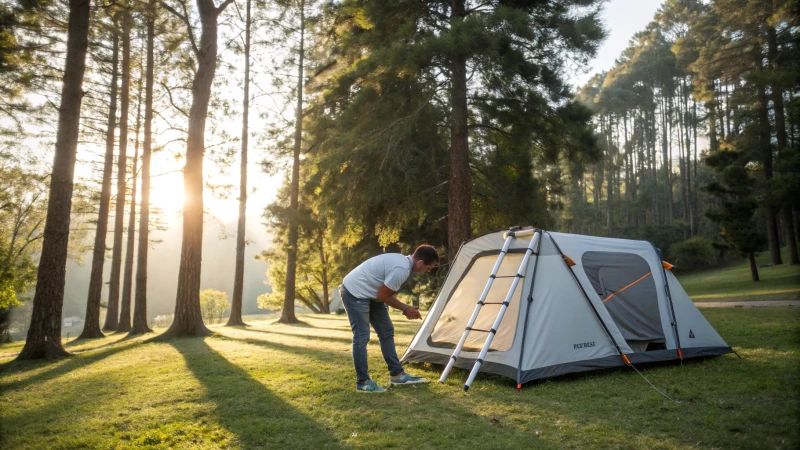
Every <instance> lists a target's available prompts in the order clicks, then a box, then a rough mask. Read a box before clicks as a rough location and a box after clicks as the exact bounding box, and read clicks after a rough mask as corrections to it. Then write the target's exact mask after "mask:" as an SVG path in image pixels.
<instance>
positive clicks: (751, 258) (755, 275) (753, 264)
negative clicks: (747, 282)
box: [747, 252, 761, 281]
mask: <svg viewBox="0 0 800 450" xmlns="http://www.w3.org/2000/svg"><path fill="white" fill-rule="evenodd" d="M747 261H748V262H749V263H750V277H751V278H752V279H753V281H761V280H760V279H759V278H758V266H757V265H756V257H755V255H754V254H753V252H750V253H748V254H747Z"/></svg>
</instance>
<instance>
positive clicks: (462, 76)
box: [447, 0, 472, 261]
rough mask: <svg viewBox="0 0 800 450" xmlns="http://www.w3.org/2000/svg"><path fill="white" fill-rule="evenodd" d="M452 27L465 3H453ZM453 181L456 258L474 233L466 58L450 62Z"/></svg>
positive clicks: (451, 242)
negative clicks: (472, 227)
mask: <svg viewBox="0 0 800 450" xmlns="http://www.w3.org/2000/svg"><path fill="white" fill-rule="evenodd" d="M450 5H451V16H450V22H451V25H453V24H456V23H459V22H461V21H463V20H464V16H465V14H466V11H465V6H464V0H451V1H450ZM450 71H451V73H450V77H451V80H450V82H451V89H450V97H451V99H450V102H451V104H450V109H451V113H450V114H451V121H452V122H451V124H450V126H451V129H450V178H449V182H448V184H449V187H450V189H449V193H448V207H447V229H448V254H449V256H450V260H451V261H452V260H453V259H454V258H455V255H456V253H458V250H459V248H461V244H463V243H464V242H466V241H468V240H469V238H470V236H471V234H472V231H471V208H472V194H471V191H472V181H471V174H470V169H469V132H468V128H467V117H468V109H467V58H466V56H464V55H462V54H456V55H453V56H451V58H450Z"/></svg>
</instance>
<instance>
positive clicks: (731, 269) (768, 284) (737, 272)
mask: <svg viewBox="0 0 800 450" xmlns="http://www.w3.org/2000/svg"><path fill="white" fill-rule="evenodd" d="M782 254H783V261H784V264H781V265H780V266H773V267H761V268H759V269H758V274H759V278H761V281H759V282H754V281H752V278H751V276H750V265H749V264H748V262H747V259H745V258H741V260H739V261H737V262H735V263H733V264H730V265H727V266H725V267H720V268H714V269H708V270H704V271H702V272H697V273H693V274H689V275H684V276H679V277H678V279H679V280H680V282H681V285H682V286H683V288H684V289H686V292H687V293H688V294H689V296H690V297H691V298H692V300H694V301H696V302H713V301H726V300H727V301H747V300H800V266H790V265H788V264H785V262H786V261H787V258H786V249H785V248H784V249H783V252H782ZM756 262H757V264H759V265H761V264H769V252H764V253H761V254H760V255H758V256H757V257H756Z"/></svg>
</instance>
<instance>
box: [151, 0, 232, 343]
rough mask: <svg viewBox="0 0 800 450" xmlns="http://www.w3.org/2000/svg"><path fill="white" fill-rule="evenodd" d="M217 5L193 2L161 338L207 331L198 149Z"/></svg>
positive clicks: (213, 59) (213, 60)
mask: <svg viewBox="0 0 800 450" xmlns="http://www.w3.org/2000/svg"><path fill="white" fill-rule="evenodd" d="M229 4H230V3H228V2H227V1H226V3H223V4H222V5H221V6H220V7H219V8H217V7H216V6H214V1H213V0H197V9H198V13H199V16H200V22H201V30H202V31H201V34H200V45H199V47H198V51H197V52H196V55H197V72H195V76H194V80H193V81H192V107H191V109H190V110H189V128H188V133H187V135H188V136H187V139H186V165H185V166H184V168H183V186H184V192H185V195H186V200H185V202H184V204H183V239H182V242H181V261H180V266H179V269H178V292H177V294H176V299H175V319H174V320H173V322H172V325H171V326H170V327H169V329H168V330H167V331H166V332H165V333H164V335H163V336H164V337H173V336H184V335H189V336H207V335H209V334H211V331H210V330H209V329H208V328H206V325H205V324H204V323H203V315H202V313H201V310H200V268H201V264H202V259H203V156H204V155H203V153H204V152H205V129H206V119H207V117H208V103H209V101H210V99H211V84H212V83H213V81H214V73H215V72H216V70H217V18H218V16H219V14H220V12H222V10H223V9H224V8H225V7H227V5H229Z"/></svg>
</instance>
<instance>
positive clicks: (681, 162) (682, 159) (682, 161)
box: [678, 82, 689, 240]
mask: <svg viewBox="0 0 800 450" xmlns="http://www.w3.org/2000/svg"><path fill="white" fill-rule="evenodd" d="M678 92H679V95H680V101H679V102H678V170H679V171H680V175H681V203H683V225H684V226H683V227H682V228H683V240H686V239H689V230H688V229H687V228H686V224H687V223H688V222H689V209H688V207H689V201H688V200H687V198H686V162H687V160H686V153H688V152H687V150H686V147H685V145H684V139H683V138H684V126H683V119H684V113H685V110H684V109H683V82H681V84H680V85H679V89H678Z"/></svg>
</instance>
